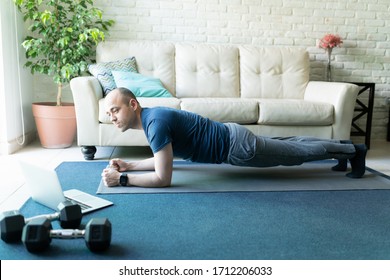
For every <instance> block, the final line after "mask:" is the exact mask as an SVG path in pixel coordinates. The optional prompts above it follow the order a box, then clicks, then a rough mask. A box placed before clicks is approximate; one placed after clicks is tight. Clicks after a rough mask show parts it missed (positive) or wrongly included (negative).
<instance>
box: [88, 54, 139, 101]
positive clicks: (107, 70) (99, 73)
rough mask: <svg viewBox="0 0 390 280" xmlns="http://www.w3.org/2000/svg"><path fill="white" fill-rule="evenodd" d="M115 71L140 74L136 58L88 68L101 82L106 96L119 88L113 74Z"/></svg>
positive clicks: (103, 63) (93, 65)
mask: <svg viewBox="0 0 390 280" xmlns="http://www.w3.org/2000/svg"><path fill="white" fill-rule="evenodd" d="M113 70H115V71H131V72H138V71H137V65H136V61H135V57H129V58H126V59H123V60H116V61H110V62H100V63H96V64H91V65H89V66H88V71H89V72H90V73H91V74H92V75H93V76H94V77H96V78H97V79H98V81H99V82H100V84H101V86H102V88H103V95H104V96H106V95H107V94H108V93H109V92H110V91H112V90H113V89H115V88H117V86H116V84H115V80H114V77H113V76H112V72H111V71H113Z"/></svg>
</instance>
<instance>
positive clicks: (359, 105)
mask: <svg viewBox="0 0 390 280" xmlns="http://www.w3.org/2000/svg"><path fill="white" fill-rule="evenodd" d="M352 84H355V85H357V86H359V87H360V90H359V93H358V97H357V99H356V107H355V113H357V115H356V116H354V118H353V119H352V130H351V136H364V137H365V144H366V146H367V148H368V149H369V148H370V140H371V124H372V112H373V109H374V96H375V83H352ZM367 94H368V102H366V103H364V102H363V101H362V97H363V95H367ZM364 116H366V117H367V120H366V128H365V130H364V129H362V128H361V127H359V126H358V125H357V124H356V121H357V120H359V119H361V118H362V117H364Z"/></svg>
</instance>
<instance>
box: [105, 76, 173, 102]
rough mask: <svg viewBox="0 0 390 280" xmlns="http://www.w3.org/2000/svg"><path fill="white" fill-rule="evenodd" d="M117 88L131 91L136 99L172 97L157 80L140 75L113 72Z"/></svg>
mask: <svg viewBox="0 0 390 280" xmlns="http://www.w3.org/2000/svg"><path fill="white" fill-rule="evenodd" d="M112 75H113V76H114V80H115V83H116V85H117V87H124V88H127V89H129V90H131V92H132V93H134V95H135V96H136V97H172V94H170V93H169V91H168V90H167V89H166V88H164V87H163V85H162V84H161V81H160V80H159V79H157V78H153V77H147V76H144V75H141V74H138V73H132V72H123V71H112Z"/></svg>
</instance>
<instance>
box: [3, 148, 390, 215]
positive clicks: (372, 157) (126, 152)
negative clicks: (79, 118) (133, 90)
mask: <svg viewBox="0 0 390 280" xmlns="http://www.w3.org/2000/svg"><path fill="white" fill-rule="evenodd" d="M151 155H152V154H151V153H150V150H149V148H148V147H127V148H121V147H118V148H114V147H103V148H102V147H99V148H98V152H97V154H96V156H95V160H105V161H107V160H109V159H110V158H115V157H121V158H124V159H127V160H132V159H142V158H146V157H150V156H151ZM19 160H24V161H29V162H33V163H34V164H39V165H42V166H45V167H47V168H50V169H54V168H55V167H56V166H58V165H59V164H60V163H61V162H63V161H83V160H84V158H83V156H82V154H81V151H80V148H79V147H77V146H76V145H73V146H72V147H70V148H67V149H44V148H42V147H41V146H40V144H39V142H38V141H37V142H34V143H32V144H30V145H29V146H27V147H26V148H24V149H22V150H20V151H18V152H17V153H15V154H13V155H8V156H0V170H1V176H0V178H1V180H0V190H1V191H0V212H2V211H5V210H13V209H18V208H20V206H21V205H23V203H24V202H25V201H26V199H27V198H28V190H27V189H26V186H25V180H24V177H23V175H22V174H21V171H20V170H19V164H18V161H19ZM367 166H369V167H371V168H373V169H376V170H378V171H380V172H383V173H385V174H387V175H389V176H390V142H386V141H373V143H372V144H371V149H370V150H369V152H368V155H367Z"/></svg>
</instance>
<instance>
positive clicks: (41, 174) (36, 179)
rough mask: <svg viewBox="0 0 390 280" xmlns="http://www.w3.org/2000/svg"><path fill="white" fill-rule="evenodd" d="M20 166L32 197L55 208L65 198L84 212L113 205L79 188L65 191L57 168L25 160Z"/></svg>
mask: <svg viewBox="0 0 390 280" xmlns="http://www.w3.org/2000/svg"><path fill="white" fill-rule="evenodd" d="M20 166H21V168H22V172H23V174H24V176H25V179H26V183H27V185H28V187H29V189H30V192H31V198H32V199H33V200H34V201H36V202H38V203H40V204H42V205H45V206H46V207H49V208H51V209H53V210H56V211H58V208H57V206H58V204H59V203H60V202H63V201H65V200H69V201H71V202H73V203H75V204H79V205H80V207H81V212H82V213H83V214H86V213H89V212H92V211H96V210H98V209H101V208H104V207H107V206H110V205H113V203H112V202H111V201H108V200H106V199H103V198H100V197H97V196H94V195H90V194H88V193H85V192H82V191H80V190H77V189H71V190H67V191H63V190H62V187H61V184H60V181H59V179H58V176H57V173H56V172H55V170H49V169H45V168H42V167H39V166H36V165H34V164H31V163H28V162H25V161H20Z"/></svg>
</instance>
